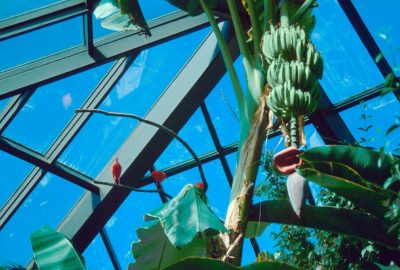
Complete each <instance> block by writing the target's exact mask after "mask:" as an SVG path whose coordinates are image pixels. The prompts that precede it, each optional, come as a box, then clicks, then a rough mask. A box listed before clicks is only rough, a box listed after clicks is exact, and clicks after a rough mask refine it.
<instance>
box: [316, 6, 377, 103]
mask: <svg viewBox="0 0 400 270" xmlns="http://www.w3.org/2000/svg"><path fill="white" fill-rule="evenodd" d="M318 3H319V6H318V7H317V8H315V9H314V14H315V15H316V19H317V24H316V27H315V29H314V31H313V33H312V34H311V39H312V40H313V42H314V43H315V45H316V46H317V49H318V50H319V51H320V52H321V53H322V56H323V59H324V74H323V78H322V80H321V81H320V83H321V85H322V87H323V88H324V90H325V91H326V93H327V95H328V97H329V98H330V100H331V101H332V102H333V103H336V102H339V101H341V100H343V99H345V98H348V97H350V96H352V95H354V94H357V93H359V92H362V91H364V90H366V89H368V88H371V87H374V86H376V85H378V84H381V83H382V82H383V80H384V79H383V77H382V75H381V74H380V72H379V70H378V68H377V67H376V65H375V63H374V61H373V59H372V58H371V57H370V55H369V54H368V52H367V50H366V49H365V47H364V45H363V44H362V42H361V41H360V39H359V37H358V35H357V33H356V32H355V30H354V29H353V27H352V25H351V24H350V22H349V20H348V19H347V17H346V15H345V14H344V12H343V10H342V9H341V8H340V6H339V4H338V3H337V1H336V0H321V1H318Z"/></svg>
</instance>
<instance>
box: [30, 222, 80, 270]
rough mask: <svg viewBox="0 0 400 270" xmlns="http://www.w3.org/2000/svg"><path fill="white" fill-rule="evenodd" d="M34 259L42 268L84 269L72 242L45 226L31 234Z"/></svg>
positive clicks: (41, 269)
mask: <svg viewBox="0 0 400 270" xmlns="http://www.w3.org/2000/svg"><path fill="white" fill-rule="evenodd" d="M31 244H32V250H33V254H34V259H35V262H36V264H37V265H38V268H39V269H40V270H57V269H60V270H68V269H71V270H84V269H85V266H84V263H83V261H82V260H81V257H80V256H79V254H78V253H77V252H76V251H75V249H74V247H73V246H72V244H71V242H70V241H69V240H68V239H67V238H66V237H65V236H64V235H63V234H61V233H59V232H57V231H55V230H53V229H51V228H49V227H43V228H42V229H40V230H38V231H35V232H33V233H32V234H31Z"/></svg>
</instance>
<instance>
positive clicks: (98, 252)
mask: <svg viewBox="0 0 400 270" xmlns="http://www.w3.org/2000/svg"><path fill="white" fill-rule="evenodd" d="M82 255H83V257H84V258H85V263H86V265H85V266H86V269H88V270H92V269H96V270H106V269H113V268H114V267H113V265H112V264H111V260H110V257H109V256H108V253H107V250H106V247H105V245H104V242H103V240H102V239H101V236H100V234H97V236H96V237H95V238H94V239H93V241H92V242H91V243H90V244H89V246H88V247H87V248H86V249H85V251H84V252H83V254H82Z"/></svg>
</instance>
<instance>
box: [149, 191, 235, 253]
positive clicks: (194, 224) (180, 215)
mask: <svg viewBox="0 0 400 270" xmlns="http://www.w3.org/2000/svg"><path fill="white" fill-rule="evenodd" d="M154 219H158V220H159V221H160V223H161V225H162V227H163V229H164V232H165V234H166V236H167V237H168V239H169V241H170V242H171V244H172V245H173V246H175V247H177V248H181V247H183V246H186V245H187V244H189V243H190V242H191V241H192V240H193V238H194V237H195V235H196V234H197V233H199V232H202V233H205V234H206V235H208V236H212V235H216V234H218V233H219V232H225V233H228V230H227V229H226V228H225V227H224V225H223V224H222V222H221V221H220V220H219V219H218V217H217V216H216V215H215V214H214V212H213V211H212V210H211V208H210V207H209V206H208V203H207V198H206V196H205V194H204V192H203V191H202V190H201V189H199V188H197V187H195V186H193V185H191V184H188V185H186V186H184V187H183V189H182V190H181V191H180V192H179V194H178V195H177V196H176V197H175V198H173V199H172V200H170V201H169V202H167V203H166V204H164V205H163V206H161V207H160V208H159V209H157V210H154V211H152V212H151V213H148V214H146V215H145V220H154Z"/></svg>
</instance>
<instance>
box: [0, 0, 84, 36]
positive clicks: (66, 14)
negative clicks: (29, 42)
mask: <svg viewBox="0 0 400 270" xmlns="http://www.w3.org/2000/svg"><path fill="white" fill-rule="evenodd" d="M85 12H87V8H86V5H85V1H83V0H67V1H63V2H61V3H57V4H54V5H49V6H46V7H44V8H41V9H37V10H33V11H30V12H27V13H23V14H21V15H17V16H14V17H11V18H9V19H5V20H2V21H0V41H3V40H6V39H9V38H12V37H14V36H17V35H21V34H23V33H27V32H30V31H33V30H36V29H39V28H42V27H45V26H49V25H52V24H55V23H59V22H62V21H65V20H68V19H71V18H74V17H77V16H80V15H82V14H85Z"/></svg>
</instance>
